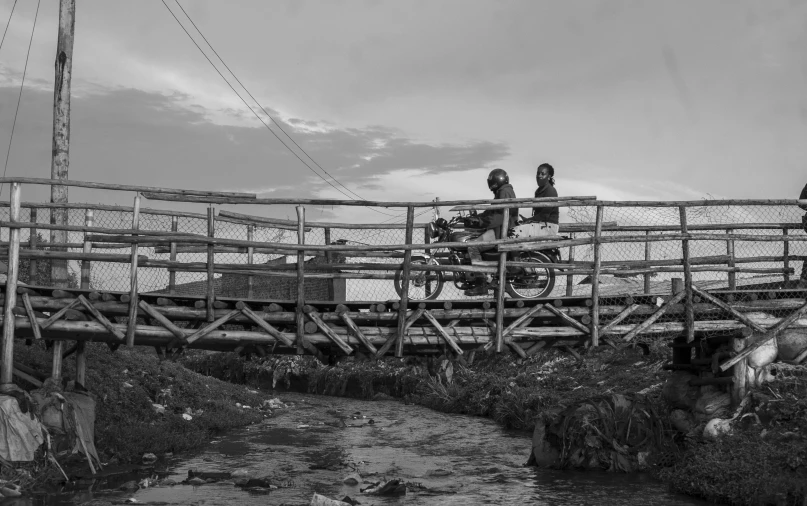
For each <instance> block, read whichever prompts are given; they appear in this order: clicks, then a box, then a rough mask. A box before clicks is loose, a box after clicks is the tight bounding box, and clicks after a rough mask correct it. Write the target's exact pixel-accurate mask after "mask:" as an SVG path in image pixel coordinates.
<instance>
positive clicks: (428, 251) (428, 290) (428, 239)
mask: <svg viewBox="0 0 807 506" xmlns="http://www.w3.org/2000/svg"><path fill="white" fill-rule="evenodd" d="M431 242H432V238H431V236H430V235H429V226H428V225H427V226H425V227H423V244H430V243H431ZM431 252H432V250H431V249H429V248H426V250H425V251H424V253H425V254H426V255H431ZM428 274H429V273H428V272H427V273H426V277H427V278H428V277H429V276H428ZM423 292H424V294H425V296H426V297H427V298H428V297H431V295H432V285H431V284H430V283H429V282H428V281H427V282H426V284H425V285H424V290H423Z"/></svg>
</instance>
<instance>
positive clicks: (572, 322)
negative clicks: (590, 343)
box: [544, 304, 591, 334]
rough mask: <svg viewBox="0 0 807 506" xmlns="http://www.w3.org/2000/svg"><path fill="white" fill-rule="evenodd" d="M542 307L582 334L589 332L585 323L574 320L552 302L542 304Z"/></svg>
mask: <svg viewBox="0 0 807 506" xmlns="http://www.w3.org/2000/svg"><path fill="white" fill-rule="evenodd" d="M544 309H546V310H547V311H549V312H550V313H552V314H554V315H555V316H557V317H558V318H560V319H561V320H563V321H564V322H565V323H566V324H567V325H569V326H570V327H574V328H576V329H577V330H579V331H580V332H582V333H583V334H591V329H589V328H588V327H586V326H585V325H583V324H582V323H580V322H579V321H577V320H575V319H574V318H572V317H571V316H569V315H567V314H566V313H564V312H563V311H561V310H560V309H558V308H556V307H555V306H553V305H552V304H544Z"/></svg>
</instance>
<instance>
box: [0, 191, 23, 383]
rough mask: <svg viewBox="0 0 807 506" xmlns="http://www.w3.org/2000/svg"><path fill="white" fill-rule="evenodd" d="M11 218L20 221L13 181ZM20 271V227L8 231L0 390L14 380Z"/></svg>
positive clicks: (18, 199)
mask: <svg viewBox="0 0 807 506" xmlns="http://www.w3.org/2000/svg"><path fill="white" fill-rule="evenodd" d="M10 190H11V198H10V209H9V220H8V221H11V222H15V221H20V191H21V189H20V184H19V183H11V188H10ZM19 272H20V229H19V228H9V231H8V271H7V273H6V274H7V278H6V305H5V307H4V308H3V343H2V347H0V350H2V361H0V364H2V370H0V390H2V389H3V388H4V387H5V386H6V385H7V384H9V383H11V382H12V377H11V376H12V370H13V368H14V312H13V310H14V306H16V305H17V278H18V276H19Z"/></svg>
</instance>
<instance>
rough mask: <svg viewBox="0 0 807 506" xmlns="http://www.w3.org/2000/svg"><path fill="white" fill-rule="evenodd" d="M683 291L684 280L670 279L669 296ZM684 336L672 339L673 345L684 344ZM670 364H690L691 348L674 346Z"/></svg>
mask: <svg viewBox="0 0 807 506" xmlns="http://www.w3.org/2000/svg"><path fill="white" fill-rule="evenodd" d="M682 291H684V280H683V279H681V278H672V279H671V280H670V294H671V295H672V296H673V297H674V296H676V295H678V294H679V293H681V292H682ZM686 342H687V340H686V336H685V335H679V336H677V337H676V338H675V339H673V343H674V344H686ZM672 363H673V365H686V364H691V363H692V348H690V347H686V348H684V347H681V346H676V347H675V348H673V349H672Z"/></svg>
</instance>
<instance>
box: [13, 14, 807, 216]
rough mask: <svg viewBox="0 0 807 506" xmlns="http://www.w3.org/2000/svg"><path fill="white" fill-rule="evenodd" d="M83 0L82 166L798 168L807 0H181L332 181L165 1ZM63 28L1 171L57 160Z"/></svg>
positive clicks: (207, 181) (647, 179) (801, 177)
mask: <svg viewBox="0 0 807 506" xmlns="http://www.w3.org/2000/svg"><path fill="white" fill-rule="evenodd" d="M13 3H14V2H13V0H0V28H2V29H5V26H6V25H5V23H6V21H7V20H8V19H9V13H10V11H11V7H12V4H13ZM78 4H79V5H78V6H77V12H76V36H75V37H76V38H75V48H74V55H73V94H72V131H71V147H70V171H69V177H70V178H71V179H76V180H89V181H103V182H110V183H122V184H141V185H149V186H163V187H179V188H194V189H210V190H226V191H248V192H258V193H259V194H260V196H263V197H275V196H278V197H291V196H294V197H318V198H339V199H344V198H347V197H345V195H343V194H342V193H340V192H339V191H337V189H336V188H334V187H332V186H331V185H329V184H328V183H327V182H326V181H325V180H328V181H330V182H331V184H333V186H335V187H337V188H338V189H340V190H341V191H343V192H345V193H347V194H348V195H349V196H350V197H351V198H355V197H356V196H357V195H358V196H360V197H361V198H364V199H367V200H386V201H391V200H411V201H430V200H433V199H434V198H438V197H439V198H440V199H441V200H450V199H463V198H468V199H484V198H490V192H489V191H488V189H487V186H486V183H485V179H486V176H487V173H488V172H489V171H490V170H491V169H492V168H494V167H501V168H504V169H505V170H507V171H508V173H509V174H510V177H511V182H512V183H513V185H514V187H515V191H516V194H517V196H519V197H528V196H532V193H533V191H534V189H535V180H534V174H535V168H536V167H537V165H538V164H540V163H542V162H549V163H551V164H552V165H554V166H555V168H556V176H555V177H556V180H557V183H556V188H557V190H558V192H559V194H560V195H561V196H580V195H583V196H597V197H599V198H601V199H605V200H695V199H701V198H796V197H798V193H799V191H800V190H801V188H802V187H803V186H804V184H805V183H807V142H805V139H807V92H805V90H807V52H805V51H804V48H805V47H807V0H795V1H784V0H766V1H764V2H760V1H745V0H725V1H724V0H676V1H674V2H673V1H662V0H641V1H629V0H603V1H596V0H575V1H565V2H564V1H545V0H523V1H522V0H501V1H493V0H489V1H477V0H440V1H437V2H435V1H433V0H429V1H425V0H424V1H421V0H407V1H400V0H398V1H384V0H380V1H375V0H340V1H336V0H333V1H324V0H319V1H309V0H289V1H281V0H273V1H272V2H265V1H261V0H233V1H228V2H214V1H205V0H193V1H190V0H180V4H181V5H182V7H184V8H185V10H186V11H187V13H188V14H189V15H190V17H191V18H192V19H193V21H194V22H195V23H196V25H197V26H198V27H199V29H200V30H201V31H202V33H203V34H204V35H205V37H206V38H207V39H208V40H209V41H210V43H211V44H212V45H213V47H214V48H215V49H216V51H217V52H218V54H219V55H220V56H221V57H222V58H223V59H224V61H225V62H226V64H227V66H229V68H230V69H231V70H232V71H233V72H235V74H236V75H237V76H238V78H239V79H240V81H241V82H242V83H243V84H244V85H245V86H246V88H247V89H248V90H249V93H251V94H252V96H253V97H255V99H257V101H258V102H257V104H256V102H254V101H253V100H252V99H251V98H250V97H249V96H248V95H247V94H246V93H245V92H244V91H243V90H242V89H241V88H240V87H238V85H237V83H236V82H235V81H234V80H233V79H232V78H231V77H230V81H231V82H232V83H233V85H234V86H236V89H238V90H239V91H240V93H241V94H242V95H243V96H244V98H245V99H246V100H247V102H249V103H250V104H251V106H252V107H254V108H255V110H258V114H259V115H260V116H262V117H264V118H265V114H264V112H263V111H261V110H260V109H259V107H262V108H263V109H265V111H266V112H268V113H269V114H270V115H271V116H272V118H273V120H269V119H266V118H265V120H266V122H267V123H268V124H271V128H272V129H273V130H274V131H275V132H276V133H277V134H278V135H279V136H281V137H282V138H284V140H285V142H286V143H287V144H288V145H289V146H291V147H292V148H294V150H295V152H297V154H298V155H300V156H302V157H303V158H305V155H304V154H302V153H301V152H300V151H299V150H298V149H297V147H296V146H295V145H294V144H293V143H292V142H291V141H289V140H288V138H285V137H283V134H282V132H280V131H279V130H278V129H277V128H278V125H279V126H280V127H282V129H283V130H285V131H286V132H288V133H289V134H290V135H291V138H292V139H293V140H294V142H296V143H297V144H298V145H299V146H300V147H302V148H303V149H304V150H305V152H307V153H308V154H309V155H310V156H311V157H312V158H313V159H314V160H316V163H317V164H319V166H321V167H322V168H323V169H324V170H325V171H327V173H328V174H329V175H326V174H325V173H324V172H323V171H321V170H320V169H319V168H318V167H317V166H316V165H315V164H314V163H313V162H311V161H310V160H308V163H309V164H310V165H311V166H312V167H313V169H315V170H316V172H318V173H320V175H322V176H323V177H324V179H325V180H323V178H320V177H318V176H317V175H315V174H314V171H312V170H310V169H309V168H307V167H306V166H305V165H303V163H301V162H300V161H299V160H298V159H297V158H295V156H294V155H293V154H292V153H291V152H290V150H289V149H287V148H286V147H284V146H283V145H282V144H281V143H280V142H279V141H278V140H277V139H276V138H275V137H274V136H273V135H272V134H271V133H270V132H269V131H268V130H267V128H266V127H265V126H264V125H263V124H262V123H261V122H260V121H259V120H258V119H257V118H256V117H255V115H254V114H253V113H252V112H251V110H250V109H248V108H247V106H245V105H244V103H243V102H242V101H241V99H239V98H238V96H236V94H235V93H234V92H233V91H232V90H231V89H230V88H229V87H228V85H227V84H226V83H225V82H224V81H223V80H222V78H221V77H220V76H219V75H218V74H217V73H216V70H214V68H213V67H212V66H211V64H210V63H209V62H208V61H207V60H206V59H205V57H204V56H203V55H202V54H201V53H200V52H199V50H198V49H197V48H196V47H195V46H194V44H193V42H191V40H190V39H189V38H188V36H187V35H186V34H185V32H184V31H183V30H182V28H180V26H179V25H178V24H177V22H176V20H175V19H174V18H173V17H172V15H171V13H169V11H168V10H167V9H166V6H165V5H164V4H163V2H162V1H161V0H140V1H137V2H132V1H129V2H123V1H120V0H118V1H110V0H81V1H80V2H78ZM166 4H167V5H168V6H169V7H170V8H171V9H172V10H173V12H174V13H175V14H176V15H177V17H179V18H180V20H182V21H183V23H184V24H185V26H186V28H187V29H188V30H189V31H191V33H193V34H195V36H196V38H197V41H198V42H199V44H200V45H202V47H203V48H205V49H206V50H207V52H208V54H209V56H210V57H211V59H213V61H214V62H215V63H216V64H217V65H218V67H219V68H220V70H221V71H222V72H226V69H225V68H224V67H223V65H221V62H219V61H218V60H216V59H215V55H214V54H213V53H212V52H211V51H210V50H209V48H207V47H206V46H205V45H204V41H203V40H202V39H201V38H200V37H199V35H198V33H195V32H193V26H192V25H191V23H190V22H189V21H188V19H187V18H185V17H184V14H183V12H182V11H181V10H180V8H179V6H178V4H177V3H176V0H166ZM36 7H37V3H36V0H18V1H17V5H16V8H15V11H14V14H13V17H12V18H11V22H10V25H9V27H8V33H7V35H6V38H5V41H4V43H3V46H2V48H0V157H2V158H0V162H3V161H4V160H5V154H6V149H7V148H8V142H9V137H10V134H11V125H12V121H13V118H14V112H15V108H16V105H17V99H18V94H19V90H20V81H21V78H22V73H23V68H24V65H25V57H26V50H27V48H28V41H29V37H30V36H31V30H32V26H33V20H34V12H35V10H36ZM57 21H58V2H55V1H46V2H42V4H41V7H40V10H39V15H38V20H37V23H36V29H35V31H34V36H33V42H32V45H31V52H30V61H29V62H28V67H27V72H26V77H25V86H24V88H23V95H22V100H21V103H20V111H19V115H18V119H17V123H16V127H15V132H14V139H13V143H12V147H11V152H10V156H9V162H8V166H7V173H6V175H8V176H32V177H44V178H46V177H49V176H50V151H51V134H52V102H53V79H54V77H53V62H54V56H55V52H56V36H57V33H58V30H57ZM225 75H227V74H225ZM258 104H259V105H258ZM334 179H335V180H338V181H339V183H341V184H342V185H344V187H346V188H347V189H349V191H348V190H345V189H344V187H342V186H340V185H339V184H337V183H335V182H334ZM24 192H25V195H24V196H23V198H24V200H35V199H36V198H46V194H45V193H43V190H42V189H33V188H31V187H30V186H28V187H26V188H24ZM7 195H8V191H7V188H4V190H3V193H2V195H1V196H0V197H2V198H7ZM70 195H71V197H70V198H71V200H73V201H82V200H83V201H95V202H102V203H118V204H124V205H130V203H131V194H118V193H111V192H104V193H99V192H94V193H90V192H86V191H82V190H71V194H70ZM145 205H148V206H150V207H170V206H169V205H168V204H165V203H153V202H149V203H147V204H145ZM197 207H198V206H197ZM242 210H244V209H243V208H242ZM244 212H247V211H245V210H244ZM255 212H257V211H255ZM260 212H261V213H264V214H274V215H278V214H279V215H284V213H285V215H288V213H289V210H288V209H278V210H265V209H264V210H262V211H260ZM383 212H385V213H388V211H383ZM291 213H292V214H293V211H291ZM317 213H318V214H317V216H318V217H319V216H322V217H323V218H328V219H340V220H344V221H365V222H379V221H384V220H387V219H390V217H389V216H388V215H387V214H381V213H379V212H375V211H371V210H367V209H362V208H334V209H319V210H318V211H317Z"/></svg>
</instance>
